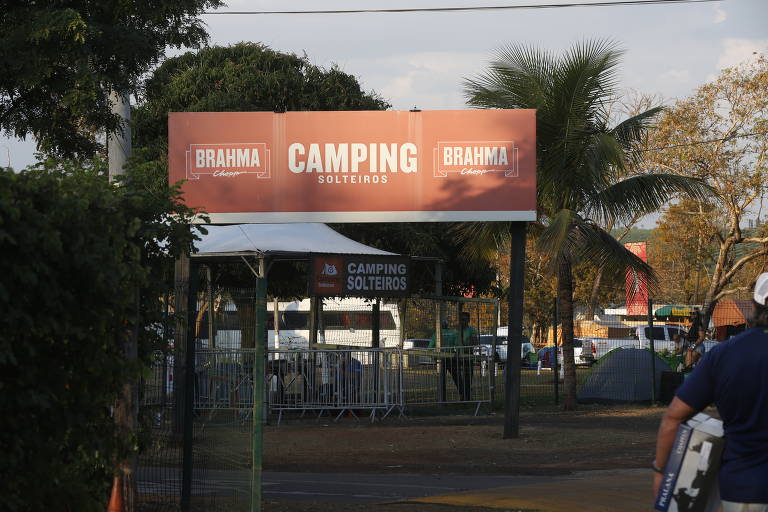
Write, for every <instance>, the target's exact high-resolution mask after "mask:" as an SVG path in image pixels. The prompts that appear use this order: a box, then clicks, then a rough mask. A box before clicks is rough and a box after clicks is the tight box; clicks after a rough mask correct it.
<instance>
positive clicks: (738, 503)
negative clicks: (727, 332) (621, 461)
mask: <svg viewBox="0 0 768 512" xmlns="http://www.w3.org/2000/svg"><path fill="white" fill-rule="evenodd" d="M753 299H754V306H755V311H754V314H753V316H752V318H751V320H750V325H749V327H750V328H749V329H747V330H746V331H745V332H743V333H741V334H739V335H738V336H735V337H733V338H731V339H730V340H728V341H724V342H722V343H720V344H718V345H717V346H715V347H714V348H713V349H712V350H710V351H709V352H707V354H706V355H705V356H704V357H703V358H702V359H701V361H700V362H699V363H698V364H697V365H696V368H695V369H694V371H693V373H691V375H690V376H689V377H688V378H687V379H686V380H685V382H684V383H683V385H682V386H681V387H680V388H679V389H678V390H677V394H676V395H677V396H675V398H674V399H673V400H672V403H671V404H670V405H669V408H668V409H667V411H666V412H665V414H664V417H663V418H662V420H661V426H660V427H659V433H658V436H657V439H656V460H655V461H654V463H653V469H654V471H655V472H656V475H655V478H654V492H655V493H656V494H658V490H659V486H660V485H661V480H662V472H663V468H664V465H665V464H666V462H667V458H668V457H669V453H670V451H671V448H672V445H673V443H674V440H675V433H676V432H677V428H678V427H679V426H680V424H681V423H683V422H685V421H687V420H688V419H689V418H690V417H691V416H693V415H694V414H696V413H697V412H699V411H701V410H702V409H704V408H705V407H707V406H709V405H711V404H715V406H717V410H718V412H719V414H720V418H721V419H722V420H723V428H724V430H725V450H724V452H723V458H722V461H721V465H720V474H719V481H720V496H721V497H722V499H723V512H768V304H766V301H768V272H766V273H763V274H761V275H760V276H759V277H758V279H757V282H756V283H755V290H754V293H753Z"/></svg>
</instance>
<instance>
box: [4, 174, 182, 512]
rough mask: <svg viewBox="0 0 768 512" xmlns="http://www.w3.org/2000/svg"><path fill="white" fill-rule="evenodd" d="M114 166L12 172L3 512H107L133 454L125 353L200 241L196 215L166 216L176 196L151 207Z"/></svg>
mask: <svg viewBox="0 0 768 512" xmlns="http://www.w3.org/2000/svg"><path fill="white" fill-rule="evenodd" d="M105 170H106V168H105V165H104V162H103V161H99V160H96V161H94V162H90V163H86V164H75V163H72V162H63V163H61V164H59V163H57V162H55V161H53V160H48V161H45V162H42V163H40V164H38V165H37V166H36V168H34V169H28V170H26V171H24V172H21V173H19V174H15V173H13V172H11V171H9V170H4V171H0V265H2V268H3V269H4V272H3V280H2V281H1V282H0V310H2V312H3V314H2V315H0V329H1V330H2V333H3V336H2V337H0V410H2V411H3V413H2V415H0V453H2V454H3V455H2V457H0V495H2V496H3V506H2V508H3V510H9V511H38V510H50V509H51V508H53V509H56V510H78V511H91V510H93V511H97V510H103V509H104V505H105V502H106V501H105V500H106V498H107V491H108V485H109V480H110V477H111V475H112V472H113V469H114V464H115V461H116V460H117V459H118V458H119V457H122V456H124V455H125V454H126V453H127V450H130V449H131V447H132V446H133V445H135V442H134V439H131V438H126V437H125V436H120V437H119V438H118V437H117V436H116V435H115V426H114V422H113V419H112V418H111V414H110V408H111V407H112V406H113V405H114V403H115V398H116V394H117V391H118V388H119V386H120V385H121V384H122V383H123V382H125V381H126V379H129V378H136V377H137V376H138V374H139V371H140V365H139V364H135V365H127V364H126V363H125V362H124V359H123V350H124V348H125V344H126V342H127V340H128V339H129V336H130V335H131V332H132V330H133V329H134V328H135V327H136V326H143V325H147V324H148V323H149V322H151V321H152V316H151V315H150V313H151V310H152V309H154V308H156V306H154V304H156V303H157V300H156V299H157V297H158V293H159V286H160V283H162V281H160V280H156V274H157V270H156V269H159V268H160V266H159V265H155V263H156V262H157V261H158V260H168V259H170V258H172V257H173V252H174V251H176V250H188V244H189V241H190V236H191V235H190V234H189V233H188V231H185V229H184V228H183V227H182V224H181V223H183V222H184V221H185V215H186V213H188V212H185V211H184V210H183V209H181V210H180V211H179V212H180V213H181V216H180V217H179V218H178V221H179V223H178V224H177V223H173V222H169V221H168V220H169V219H167V214H168V213H171V212H173V211H174V210H178V209H177V208H175V205H176V200H177V199H176V196H174V194H167V195H166V197H164V198H162V199H161V200H158V199H156V198H155V199H152V198H146V197H145V196H144V195H142V194H137V193H136V190H135V189H133V188H132V187H131V185H130V184H125V185H124V186H121V187H116V186H113V185H110V184H108V183H107V180H106V177H105V176H104V172H105ZM168 237H175V238H177V240H176V241H173V240H170V239H168ZM163 239H165V243H164V244H163V242H162V241H163ZM137 290H141V292H142V295H143V297H144V299H145V300H144V301H142V302H143V304H144V306H143V307H142V310H141V311H137V308H136V302H137V301H136V298H137V297H136V291H137ZM150 298H151V299H152V300H151V301H150V300H148V299H150ZM144 331H147V329H139V332H140V333H143V332H144ZM143 341H144V343H143V344H142V348H143V350H142V353H144V354H148V353H149V352H150V350H149V349H151V348H153V347H152V346H151V343H152V340H150V339H149V338H147V339H145V340H143Z"/></svg>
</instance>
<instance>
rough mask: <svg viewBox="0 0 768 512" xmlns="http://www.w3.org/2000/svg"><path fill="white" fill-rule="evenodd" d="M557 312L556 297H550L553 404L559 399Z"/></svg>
mask: <svg viewBox="0 0 768 512" xmlns="http://www.w3.org/2000/svg"><path fill="white" fill-rule="evenodd" d="M558 314H559V312H558V310H557V297H555V298H554V299H552V341H553V344H554V347H555V348H554V350H553V351H552V375H554V377H555V378H554V383H555V405H557V404H558V402H559V401H560V389H559V385H560V379H559V377H558V375H559V373H558V371H557V315H558Z"/></svg>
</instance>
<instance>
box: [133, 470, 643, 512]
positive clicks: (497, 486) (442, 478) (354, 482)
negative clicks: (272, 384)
mask: <svg viewBox="0 0 768 512" xmlns="http://www.w3.org/2000/svg"><path fill="white" fill-rule="evenodd" d="M179 476H180V473H179V471H178V470H175V469H170V468H142V469H141V470H140V471H139V492H140V493H142V494H170V495H177V496H178V494H177V493H178V490H179V489H180V479H179ZM194 476H195V478H194V480H193V489H192V493H193V495H195V496H230V497H236V496H237V497H240V498H242V499H247V496H248V495H249V494H250V493H249V479H250V474H249V473H248V472H246V471H226V470H209V471H207V472H206V474H205V475H203V474H201V473H197V472H196V473H195V475H194ZM262 492H263V496H264V498H266V499H272V500H301V501H318V502H333V503H360V504H365V503H385V502H393V501H419V502H422V503H440V504H445V505H454V506H462V505H464V506H468V505H472V506H486V507H491V508H504V509H507V510H508V509H510V508H530V509H541V510H549V511H552V512H561V511H562V512H569V511H576V510H590V511H594V512H598V511H605V512H613V511H615V510H619V509H621V510H623V511H625V512H630V511H645V510H649V509H650V508H651V503H650V501H651V500H650V476H649V472H648V471H646V470H616V471H582V472H578V473H574V474H572V475H564V476H554V477H541V476H535V477H534V476H504V475H423V474H422V475H416V474H402V473H377V474H371V473H368V474H366V473H363V474H355V473H288V472H275V471H267V472H265V473H264V475H263V486H262Z"/></svg>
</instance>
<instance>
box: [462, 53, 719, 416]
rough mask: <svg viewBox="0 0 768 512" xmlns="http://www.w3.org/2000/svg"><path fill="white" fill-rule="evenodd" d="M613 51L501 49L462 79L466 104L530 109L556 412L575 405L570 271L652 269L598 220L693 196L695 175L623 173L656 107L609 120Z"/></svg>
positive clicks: (619, 220)
mask: <svg viewBox="0 0 768 512" xmlns="http://www.w3.org/2000/svg"><path fill="white" fill-rule="evenodd" d="M621 54H622V52H621V51H620V50H619V49H618V48H617V46H616V44H614V43H612V42H609V41H586V42H584V43H580V44H576V45H574V46H573V47H571V48H570V49H569V50H567V51H566V52H565V53H564V54H562V55H559V56H558V55H552V54H550V53H549V52H546V51H542V50H539V49H537V48H531V47H527V46H519V45H518V46H516V45H513V46H509V47H505V48H502V49H501V50H500V51H499V52H498V57H497V59H496V60H495V61H494V62H493V63H492V64H491V65H490V67H489V69H488V70H487V71H486V72H485V73H484V74H482V75H480V76H479V77H477V78H475V79H471V80H468V81H467V82H466V96H467V100H468V103H469V104H470V105H472V106H475V107H479V108H534V109H536V144H537V179H536V186H537V204H538V206H539V219H540V223H541V229H540V231H539V233H538V235H537V238H538V245H539V247H540V248H541V249H542V250H543V251H546V252H547V253H549V254H551V256H552V257H551V261H552V266H551V267H550V269H551V271H552V272H553V273H555V274H556V275H557V279H558V284H557V294H558V300H559V304H560V320H561V323H562V326H563V347H564V348H563V358H564V365H565V387H566V400H565V402H564V406H565V407H566V408H573V407H575V402H576V380H575V367H574V359H573V268H574V266H575V265H576V264H578V263H579V262H582V261H588V262H591V263H592V264H593V265H594V266H595V267H597V268H598V269H602V271H603V272H607V273H609V274H614V275H621V274H623V273H624V272H626V270H627V268H630V269H632V270H634V271H636V272H637V273H639V274H641V275H643V276H645V278H644V279H646V280H647V281H651V280H652V278H653V271H652V269H651V268H650V267H649V266H648V265H647V264H646V263H644V262H643V261H641V260H640V259H639V258H637V257H636V256H634V255H633V254H632V253H630V252H629V251H627V250H626V249H625V248H624V246H623V245H622V244H620V243H619V242H618V241H617V240H616V239H614V238H613V237H612V236H611V235H610V233H608V232H606V231H605V230H604V229H603V228H602V226H613V225H618V224H626V223H627V222H629V221H630V220H631V219H633V218H636V217H637V215H638V214H642V213H647V212H651V211H654V210H657V209H658V208H660V207H661V206H662V205H664V204H665V203H666V201H668V200H669V199H670V198H671V197H673V196H674V194H677V193H679V192H686V193H688V194H692V195H696V196H701V195H702V194H703V193H704V191H705V190H706V187H704V186H703V185H702V183H701V182H700V181H698V180H695V179H690V178H684V177H681V176H677V175H674V174H668V173H648V174H641V175H636V176H630V177H626V171H625V169H626V168H627V165H628V162H629V161H630V160H631V159H633V158H636V157H637V156H638V155H639V154H640V153H638V152H636V151H634V150H635V149H636V148H637V144H638V142H639V141H640V140H641V139H642V137H643V135H644V133H645V131H646V130H647V128H648V127H649V124H650V123H651V122H652V120H653V119H654V118H655V117H656V115H658V113H659V111H660V109H659V108H651V109H648V110H646V111H644V112H640V113H638V114H636V115H634V116H632V117H629V118H628V119H626V120H624V121H622V122H620V123H618V124H612V122H611V121H612V120H611V118H610V116H609V108H608V106H609V105H610V103H611V101H612V98H613V97H614V96H615V94H616V86H617V75H616V71H617V66H618V64H619V62H620V58H621ZM505 232H506V228H505V227H501V231H500V230H499V227H498V226H493V225H487V224H486V225H478V228H477V229H471V228H470V229H469V230H468V231H467V232H466V233H465V237H466V239H467V240H472V241H474V243H480V241H482V240H486V241H491V242H493V241H496V242H497V241H499V240H502V239H503V238H504V236H503V235H504V233H505Z"/></svg>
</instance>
